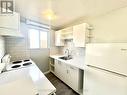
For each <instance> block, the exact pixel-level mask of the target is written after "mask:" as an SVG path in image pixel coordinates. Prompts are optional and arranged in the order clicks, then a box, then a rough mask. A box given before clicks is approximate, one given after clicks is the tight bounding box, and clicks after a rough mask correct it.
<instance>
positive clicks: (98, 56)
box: [86, 43, 127, 75]
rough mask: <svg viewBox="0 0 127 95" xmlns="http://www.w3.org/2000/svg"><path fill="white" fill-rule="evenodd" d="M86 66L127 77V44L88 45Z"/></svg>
mask: <svg viewBox="0 0 127 95" xmlns="http://www.w3.org/2000/svg"><path fill="white" fill-rule="evenodd" d="M86 64H87V65H92V66H96V67H99V68H103V69H106V70H110V71H113V72H116V73H120V74H123V75H127V43H104V44H102V43H101V44H88V45H87V46H86Z"/></svg>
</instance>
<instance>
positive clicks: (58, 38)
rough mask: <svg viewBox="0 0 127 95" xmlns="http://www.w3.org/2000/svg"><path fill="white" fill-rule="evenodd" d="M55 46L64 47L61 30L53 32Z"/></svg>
mask: <svg viewBox="0 0 127 95" xmlns="http://www.w3.org/2000/svg"><path fill="white" fill-rule="evenodd" d="M55 46H64V40H63V37H62V31H61V30H59V31H56V32H55Z"/></svg>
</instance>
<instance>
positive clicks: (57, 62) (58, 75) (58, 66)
mask: <svg viewBox="0 0 127 95" xmlns="http://www.w3.org/2000/svg"><path fill="white" fill-rule="evenodd" d="M55 75H56V76H57V77H60V64H59V61H58V60H55Z"/></svg>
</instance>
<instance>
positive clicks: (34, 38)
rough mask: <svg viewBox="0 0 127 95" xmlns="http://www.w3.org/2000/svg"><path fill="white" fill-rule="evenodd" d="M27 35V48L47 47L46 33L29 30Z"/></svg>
mask: <svg viewBox="0 0 127 95" xmlns="http://www.w3.org/2000/svg"><path fill="white" fill-rule="evenodd" d="M28 34H29V47H30V49H35V48H47V47H48V41H47V39H48V32H47V31H41V30H37V29H30V30H29V31H28Z"/></svg>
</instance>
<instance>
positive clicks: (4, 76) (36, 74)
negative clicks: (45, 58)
mask: <svg viewBox="0 0 127 95" xmlns="http://www.w3.org/2000/svg"><path fill="white" fill-rule="evenodd" d="M32 62H33V61H32ZM24 78H25V79H26V78H31V80H32V82H33V84H34V86H35V87H36V88H37V91H38V92H39V95H49V94H51V93H54V92H55V91H56V88H55V87H54V86H53V85H52V84H51V82H50V81H49V80H48V79H47V78H46V77H45V75H44V74H43V73H42V72H41V71H40V70H39V68H38V67H37V66H36V65H35V63H34V62H33V64H32V65H30V66H28V67H25V68H21V69H17V70H12V71H7V72H4V73H1V74H0V84H1V85H3V84H7V83H10V82H14V81H17V80H19V79H20V80H21V79H24ZM24 87H25V85H24ZM7 90H8V89H7ZM21 91H22V89H21Z"/></svg>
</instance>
